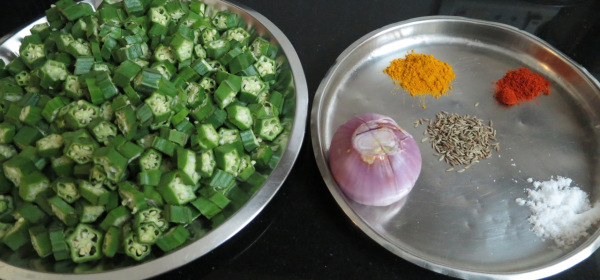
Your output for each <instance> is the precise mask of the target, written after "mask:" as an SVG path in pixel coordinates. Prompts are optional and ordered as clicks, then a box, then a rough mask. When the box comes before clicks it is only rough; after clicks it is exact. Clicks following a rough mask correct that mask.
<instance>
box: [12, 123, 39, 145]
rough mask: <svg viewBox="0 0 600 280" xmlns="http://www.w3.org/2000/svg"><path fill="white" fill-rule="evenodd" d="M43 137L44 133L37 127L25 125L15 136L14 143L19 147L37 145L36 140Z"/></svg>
mask: <svg viewBox="0 0 600 280" xmlns="http://www.w3.org/2000/svg"><path fill="white" fill-rule="evenodd" d="M42 137H43V135H42V133H41V132H40V131H39V130H38V129H37V128H35V127H31V126H28V125H25V126H23V127H21V128H20V129H19V130H18V131H17V134H15V136H14V137H13V143H14V144H15V145H16V146H17V147H18V148H19V149H25V148H26V147H29V146H35V142H36V141H37V140H39V139H41V138H42Z"/></svg>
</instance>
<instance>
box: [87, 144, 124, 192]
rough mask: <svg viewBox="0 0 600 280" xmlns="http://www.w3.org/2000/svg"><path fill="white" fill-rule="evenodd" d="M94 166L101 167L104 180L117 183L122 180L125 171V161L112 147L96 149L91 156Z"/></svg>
mask: <svg viewBox="0 0 600 280" xmlns="http://www.w3.org/2000/svg"><path fill="white" fill-rule="evenodd" d="M93 160H94V164H97V165H99V166H101V167H102V168H103V169H104V173H105V174H106V179H108V180H109V181H111V182H113V183H118V182H120V181H121V180H122V179H123V175H125V174H124V173H125V171H126V169H127V164H128V162H127V159H126V158H125V157H123V156H122V155H121V154H120V153H119V152H117V150H115V149H114V148H112V147H102V148H99V149H97V150H96V151H95V152H94V155H93Z"/></svg>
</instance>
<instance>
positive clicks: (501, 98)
mask: <svg viewBox="0 0 600 280" xmlns="http://www.w3.org/2000/svg"><path fill="white" fill-rule="evenodd" d="M542 93H543V94H544V95H548V94H550V82H548V80H546V78H544V77H543V76H542V75H540V74H537V73H533V72H531V71H530V70H529V69H527V68H519V69H516V70H511V71H508V72H507V73H506V75H505V76H504V77H502V79H500V80H498V81H497V82H496V93H495V94H494V97H495V98H496V100H498V102H500V103H502V104H505V105H507V106H512V105H515V104H517V103H519V102H522V101H529V100H531V99H533V98H535V97H536V96H538V95H540V94H542Z"/></svg>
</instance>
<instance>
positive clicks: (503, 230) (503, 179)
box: [311, 16, 600, 279]
mask: <svg viewBox="0 0 600 280" xmlns="http://www.w3.org/2000/svg"><path fill="white" fill-rule="evenodd" d="M412 50H414V51H415V52H416V53H424V54H433V55H434V56H435V57H436V58H437V59H439V60H442V61H445V62H447V63H449V64H450V65H451V66H453V69H454V72H455V73H456V79H455V80H454V81H453V83H452V86H453V89H452V91H451V92H450V93H449V94H448V95H445V96H442V97H440V98H439V99H435V98H433V97H431V96H424V97H422V98H413V97H411V96H410V95H408V94H407V93H406V92H404V91H403V90H401V89H398V88H397V87H396V86H395V85H394V84H393V82H392V80H391V79H390V77H389V76H387V75H386V74H385V73H383V69H384V68H386V67H387V66H388V65H389V63H390V62H391V61H392V60H393V59H396V58H403V57H404V56H405V55H406V54H407V53H408V52H410V51H412ZM519 67H528V68H530V69H531V70H532V71H535V72H538V73H541V74H542V75H544V76H545V77H546V78H547V79H548V80H549V81H550V82H551V84H552V87H551V94H550V95H549V96H540V97H538V98H537V99H535V100H534V101H531V102H528V103H523V104H521V105H517V106H513V107H510V108H507V107H504V106H501V105H499V104H498V103H497V102H496V100H495V99H494V97H493V91H494V85H493V83H494V82H495V81H497V80H499V79H500V78H502V77H503V76H504V74H505V73H506V72H507V71H509V70H512V69H516V68H519ZM599 97H600V87H599V85H598V82H597V81H596V80H595V79H594V78H593V77H592V76H591V75H590V74H589V73H587V71H585V70H584V69H582V68H581V67H579V66H578V65H576V64H575V63H574V62H573V61H572V60H570V59H569V58H567V57H566V56H565V55H563V54H561V53H560V52H559V51H557V50H556V49H554V48H553V47H551V46H550V45H549V44H547V43H545V42H543V41H542V40H540V39H538V38H537V37H535V36H533V35H531V34H529V33H526V32H523V31H520V30H518V29H516V28H513V27H510V26H507V25H503V24H498V23H493V22H486V21H479V20H471V19H466V18H458V17H445V16H435V17H424V18H417V19H413V20H409V21H404V22H399V23H396V24H392V25H389V26H385V27H383V28H381V29H378V30H375V31H373V32H371V33H369V34H367V35H365V36H364V37H362V38H361V39H359V40H358V41H357V42H355V43H354V44H352V45H351V46H350V47H348V48H347V49H346V50H345V51H344V52H343V53H342V54H341V55H340V56H339V58H338V59H337V61H336V63H335V65H333V67H332V68H331V69H330V71H329V72H328V74H327V76H326V77H325V78H324V80H323V81H322V83H321V85H320V87H319V89H318V91H317V93H316V96H315V99H314V101H313V102H314V103H313V108H312V116H311V133H312V142H313V149H314V153H315V157H316V160H317V164H318V165H319V168H320V171H321V174H322V175H323V177H324V180H325V182H326V184H327V187H328V188H329V190H330V191H331V193H332V194H333V196H334V198H335V200H336V201H337V203H338V204H339V205H340V206H341V208H342V209H343V210H344V212H345V213H346V214H347V215H348V217H349V218H350V219H351V220H352V222H353V223H355V224H356V225H357V226H358V227H359V228H360V229H361V230H363V231H364V232H365V233H366V234H367V235H368V236H369V237H370V238H372V239H373V240H375V241H376V242H378V243H379V244H381V246H383V247H384V248H386V249H388V250H390V251H391V252H393V253H395V254H396V255H398V256H400V257H402V258H404V259H406V260H408V261H410V262H413V263H415V264H417V265H420V266H422V267H425V268H428V269H431V270H433V271H436V272H440V273H443V274H448V275H451V276H456V277H461V278H484V279H485V278H499V279H531V278H543V277H547V276H550V275H553V274H555V273H558V272H560V271H563V270H565V269H567V268H569V267H571V266H573V265H575V264H576V263H578V262H580V261H581V260H583V259H585V258H586V257H588V256H589V255H590V254H591V253H592V252H593V251H594V250H595V249H596V248H597V247H598V246H599V245H600V240H599V236H600V230H598V225H596V226H594V227H593V228H592V229H590V231H589V233H590V235H589V236H588V237H587V238H584V239H582V240H580V242H579V243H577V244H575V245H574V246H572V247H570V248H568V249H559V248H557V247H556V246H555V245H554V244H553V242H552V241H551V240H547V241H544V240H542V239H541V238H540V237H537V236H536V235H535V234H534V233H533V232H531V231H530V224H529V222H528V221H527V218H528V216H529V215H531V213H530V212H529V210H528V209H527V208H526V207H523V206H519V205H517V204H516V202H515V199H516V198H519V197H523V198H524V197H526V194H525V193H524V189H525V188H528V187H531V183H528V182H527V179H528V178H533V179H535V180H548V179H550V177H551V176H564V177H569V178H572V179H573V180H574V182H575V184H577V185H578V186H579V187H581V188H582V189H583V190H585V191H586V192H587V193H588V194H589V195H590V200H591V201H596V200H597V199H598V198H599V195H600V182H599V180H600V177H599V175H598V174H600V172H599V171H600V170H599V165H598V159H599V149H598V148H599V143H600V142H599V132H600V116H599V115H598V112H599V111H598V108H600V98H599ZM423 103H424V104H425V105H426V108H423V107H422V106H421V105H422V104H423ZM475 103H478V106H475ZM441 111H446V112H449V113H457V114H459V115H464V114H469V115H471V116H476V117H478V118H479V119H482V120H484V121H485V122H487V121H489V120H492V121H493V123H494V124H493V127H494V128H495V129H496V130H497V139H498V141H499V142H500V146H501V150H500V151H499V152H494V153H493V156H492V157H491V158H489V159H485V160H482V161H481V162H479V163H477V164H474V165H473V166H472V167H471V168H470V169H468V170H467V171H466V172H464V173H456V172H445V170H446V169H447V168H448V167H449V165H448V164H446V163H444V162H440V161H438V157H435V156H434V155H433V149H432V148H431V144H429V143H428V142H426V143H421V142H420V140H421V138H423V137H424V135H423V133H424V131H425V129H426V125H422V126H419V127H414V125H413V122H414V121H415V120H418V119H421V118H429V119H434V118H435V115H436V114H437V113H439V112H441ZM366 112H373V113H381V114H385V115H389V116H391V117H392V118H394V119H395V120H396V121H397V122H398V124H399V125H400V126H402V127H403V128H405V129H406V130H408V131H409V132H410V133H411V134H412V135H413V136H414V137H415V138H416V139H417V142H420V144H419V145H420V149H421V153H422V156H423V167H422V172H421V175H420V177H419V180H418V181H417V183H416V185H415V187H414V188H413V190H412V192H411V193H410V194H409V195H408V196H407V197H406V198H405V199H403V200H402V201H400V202H398V203H395V204H393V205H391V206H388V207H368V206H364V205H360V204H357V203H355V202H353V201H351V200H349V199H348V198H347V197H346V196H345V195H344V194H343V193H342V192H341V190H340V188H339V187H338V185H337V184H336V182H335V181H334V180H333V178H332V176H331V173H330V170H329V167H328V156H327V155H328V150H329V145H330V142H331V139H332V136H333V133H334V132H335V130H336V129H337V127H339V126H340V125H341V124H343V123H344V122H346V121H347V120H348V119H349V118H351V117H352V116H354V115H356V114H359V113H366Z"/></svg>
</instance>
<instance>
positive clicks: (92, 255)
mask: <svg viewBox="0 0 600 280" xmlns="http://www.w3.org/2000/svg"><path fill="white" fill-rule="evenodd" d="M102 237H103V235H102V233H101V232H100V231H98V230H96V229H94V228H93V227H92V226H90V225H87V224H78V225H77V227H76V228H75V230H74V231H73V233H71V234H70V235H69V237H67V243H68V244H69V248H71V260H72V261H73V262H76V263H82V262H87V261H94V260H98V259H100V258H102V250H101V245H102Z"/></svg>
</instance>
